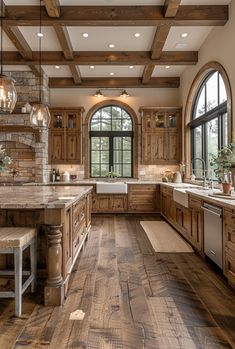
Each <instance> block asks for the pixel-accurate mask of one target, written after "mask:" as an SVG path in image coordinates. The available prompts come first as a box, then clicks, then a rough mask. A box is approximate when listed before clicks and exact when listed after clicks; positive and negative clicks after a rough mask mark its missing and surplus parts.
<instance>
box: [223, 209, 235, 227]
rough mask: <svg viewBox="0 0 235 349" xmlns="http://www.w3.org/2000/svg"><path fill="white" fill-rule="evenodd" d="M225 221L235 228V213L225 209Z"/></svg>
mask: <svg viewBox="0 0 235 349" xmlns="http://www.w3.org/2000/svg"><path fill="white" fill-rule="evenodd" d="M223 218H224V223H225V224H227V225H228V226H231V227H232V228H234V229H235V213H231V212H229V211H226V210H224V217H223Z"/></svg>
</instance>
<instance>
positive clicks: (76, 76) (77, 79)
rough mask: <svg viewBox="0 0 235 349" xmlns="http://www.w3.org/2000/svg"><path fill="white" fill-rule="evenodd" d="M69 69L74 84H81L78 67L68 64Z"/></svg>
mask: <svg viewBox="0 0 235 349" xmlns="http://www.w3.org/2000/svg"><path fill="white" fill-rule="evenodd" d="M69 68H70V71H71V73H72V76H73V81H74V83H75V84H81V83H82V79H81V73H80V70H79V68H78V66H77V65H75V64H70V65H69Z"/></svg>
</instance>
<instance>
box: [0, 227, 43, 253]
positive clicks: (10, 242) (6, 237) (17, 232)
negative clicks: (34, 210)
mask: <svg viewBox="0 0 235 349" xmlns="http://www.w3.org/2000/svg"><path fill="white" fill-rule="evenodd" d="M35 236H36V230H35V229H34V228H25V227H23V228H21V227H4V228H0V248H11V247H21V246H24V245H26V244H27V243H28V242H29V241H31V240H32V239H33V238H34V237H35Z"/></svg>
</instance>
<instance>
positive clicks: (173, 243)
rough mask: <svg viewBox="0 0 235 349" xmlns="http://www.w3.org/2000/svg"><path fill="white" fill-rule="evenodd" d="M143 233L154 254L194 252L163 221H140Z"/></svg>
mask: <svg viewBox="0 0 235 349" xmlns="http://www.w3.org/2000/svg"><path fill="white" fill-rule="evenodd" d="M140 224H141V225H142V227H143V229H144V231H145V233H146V234H147V236H148V238H149V241H150V243H151V245H152V247H153V249H154V250H155V251H156V252H194V251H193V249H192V247H191V246H190V245H189V244H188V243H187V242H186V241H185V240H184V239H183V238H182V237H181V236H180V235H179V234H178V233H177V231H176V230H175V229H173V228H172V227H171V226H170V225H169V224H168V223H166V222H163V221H158V222H154V221H141V222H140Z"/></svg>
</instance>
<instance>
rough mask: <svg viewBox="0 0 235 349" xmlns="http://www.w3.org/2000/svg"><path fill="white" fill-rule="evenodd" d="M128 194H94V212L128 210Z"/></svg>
mask: <svg viewBox="0 0 235 349" xmlns="http://www.w3.org/2000/svg"><path fill="white" fill-rule="evenodd" d="M126 211H127V195H125V194H123V195H122V194H93V205H92V212H94V213H99V212H100V213H101V212H103V213H109V212H126Z"/></svg>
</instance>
